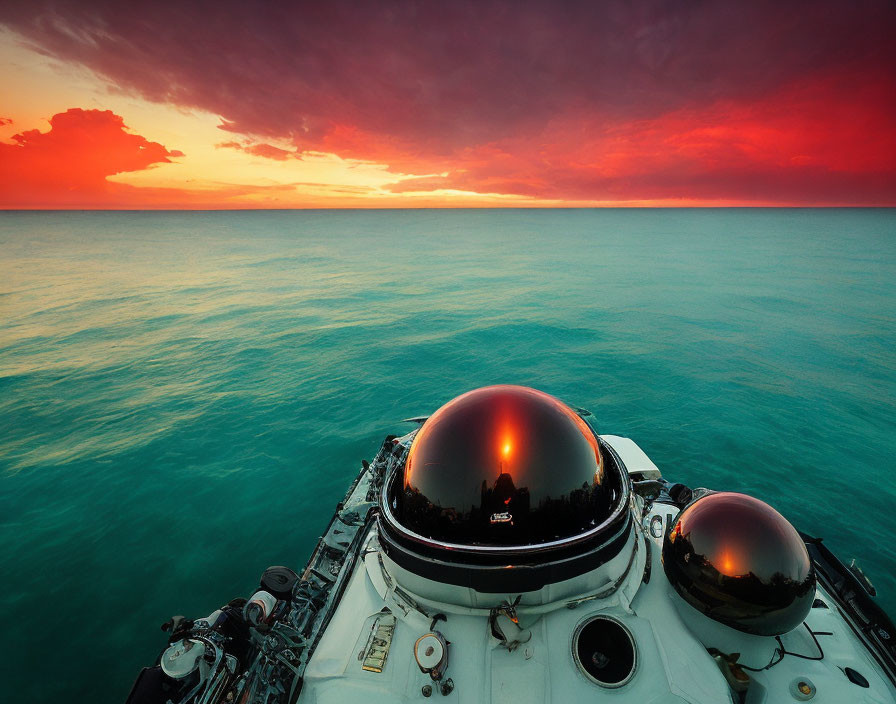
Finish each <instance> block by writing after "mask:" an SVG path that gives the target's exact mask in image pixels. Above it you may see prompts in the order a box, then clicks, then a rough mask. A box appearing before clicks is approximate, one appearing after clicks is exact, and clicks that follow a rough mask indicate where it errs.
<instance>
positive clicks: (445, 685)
mask: <svg viewBox="0 0 896 704" xmlns="http://www.w3.org/2000/svg"><path fill="white" fill-rule="evenodd" d="M453 691H454V680H453V679H451V678H450V677H449V678H448V679H447V680H445V681H444V682H442V696H443V697H447V696H448V695H449V694H451V692H453Z"/></svg>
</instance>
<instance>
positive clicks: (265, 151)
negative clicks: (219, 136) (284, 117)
mask: <svg viewBox="0 0 896 704" xmlns="http://www.w3.org/2000/svg"><path fill="white" fill-rule="evenodd" d="M215 146H216V147H218V148H220V149H236V150H238V151H241V152H246V153H247V154H252V155H253V156H261V157H264V158H265V159H273V160H275V161H286V160H287V159H292V158H296V157H298V156H299V155H298V154H297V153H296V152H291V151H289V150H288V149H281V148H280V147H275V146H274V145H273V144H264V143H260V144H241V143H240V142H221V143H220V144H216V145H215Z"/></svg>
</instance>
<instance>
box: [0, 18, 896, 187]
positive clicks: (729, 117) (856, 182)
mask: <svg viewBox="0 0 896 704" xmlns="http://www.w3.org/2000/svg"><path fill="white" fill-rule="evenodd" d="M0 21H3V22H5V23H7V24H8V25H9V26H10V27H12V28H13V29H14V30H16V31H18V32H20V33H21V34H23V35H24V36H25V37H26V38H27V39H28V40H29V41H31V42H33V43H34V44H35V45H36V46H37V47H38V48H39V49H40V50H41V51H43V52H45V53H48V54H50V55H53V56H56V57H59V58H61V59H63V60H69V61H76V62H79V63H82V64H84V65H86V66H88V67H89V68H91V69H93V70H94V71H96V72H98V73H99V74H101V75H103V76H105V77H107V78H109V79H110V80H112V81H113V82H114V83H116V84H117V85H119V86H122V87H124V88H126V89H129V90H135V91H137V92H139V93H141V94H142V95H143V96H144V97H146V98H148V99H150V100H157V101H164V102H169V103H174V104H177V105H182V106H187V107H198V108H201V109H205V110H209V111H211V112H213V113H216V114H218V115H221V116H222V125H221V127H222V129H224V130H226V131H229V132H232V133H235V134H238V135H243V136H245V139H249V138H250V136H251V139H253V140H255V139H259V140H263V141H262V143H255V144H253V145H251V146H245V144H244V143H243V144H240V146H239V148H242V149H245V150H247V151H250V152H251V153H254V154H256V155H259V156H265V157H268V158H276V159H288V158H290V155H291V154H292V152H290V151H289V150H281V149H279V148H278V147H273V146H271V145H269V144H265V143H264V141H267V140H270V141H275V140H283V139H285V140H290V141H291V142H292V143H293V144H294V145H295V146H296V149H297V151H298V153H301V152H303V151H322V152H333V153H336V154H338V155H340V156H342V157H350V158H357V159H363V160H371V161H376V162H379V163H385V164H388V165H389V166H390V167H391V169H392V170H393V171H395V172H401V173H416V174H427V175H428V176H427V177H426V179H427V180H425V181H419V180H418V181H415V182H410V181H407V182H402V183H401V184H398V185H396V186H395V187H394V188H395V190H396V191H401V190H405V191H406V190H408V189H410V188H417V189H433V188H437V187H449V188H464V189H466V190H476V191H489V192H502V193H517V194H523V195H538V196H542V197H551V198H560V199H582V200H589V199H605V198H633V199H649V198H656V197H669V198H688V199H723V200H724V199H728V200H749V199H757V198H758V199H762V200H765V199H768V198H771V199H772V200H777V201H778V202H795V203H800V202H802V203H816V202H830V203H861V202H864V203H894V202H896V185H894V182H893V181H894V173H896V163H894V162H896V160H894V159H893V157H892V151H891V145H892V141H893V135H894V131H896V104H894V91H893V85H894V83H896V43H894V42H893V41H892V36H893V34H894V32H896V5H894V4H893V3H892V2H890V1H889V0H863V1H861V2H858V3H855V4H847V3H843V2H841V1H840V0H811V1H810V0H803V1H802V2H787V3H781V2H776V1H773V0H753V1H751V2H744V3H731V2H706V3H662V2H659V3H653V2H650V1H649V0H648V1H647V2H638V3H632V2H630V1H629V0H607V1H606V2H600V3H575V2H571V3H560V4H557V5H556V6H552V7H551V8H550V9H548V8H547V6H546V5H545V4H544V3H539V2H526V1H524V0H521V1H509V0H506V1H502V0H489V1H483V2H475V3H464V2H455V3H420V4H413V3H405V2H399V1H397V0H396V1H393V2H390V1H389V0H384V1H383V2H380V3H360V4H359V3H338V2H336V3H325V4H321V3H316V4H312V5H308V6H301V7H297V6H291V5H288V4H287V5H280V6H277V7H276V8H275V7H273V6H271V7H267V8H266V9H262V10H259V9H258V8H256V7H255V6H253V5H248V4H246V3H242V2H237V0H221V1H220V2H219V3H218V4H217V5H216V9H215V12H214V13H213V15H212V16H211V19H210V15H209V13H208V11H207V9H203V8H200V7H194V6H190V5H189V4H184V3H182V2H175V1H174V0H170V1H166V0H160V1H159V2H156V3H153V4H152V6H151V7H150V6H146V7H142V6H137V7H132V6H130V5H127V6H125V5H122V4H120V3H112V2H102V3H83V2H77V1H76V0H34V2H32V3H28V4H22V3H19V4H16V3H7V4H5V5H0ZM807 86H808V87H809V88H811V90H810V91H809V93H807V92H806V87H807ZM244 141H245V140H244ZM446 173H447V176H439V177H435V176H432V174H446Z"/></svg>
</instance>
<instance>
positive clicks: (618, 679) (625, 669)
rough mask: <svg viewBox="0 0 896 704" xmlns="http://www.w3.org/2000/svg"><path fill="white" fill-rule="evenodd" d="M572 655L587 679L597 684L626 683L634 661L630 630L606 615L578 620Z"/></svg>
mask: <svg viewBox="0 0 896 704" xmlns="http://www.w3.org/2000/svg"><path fill="white" fill-rule="evenodd" d="M572 656H573V659H574V660H575V661H576V665H578V666H579V669H581V670H582V672H583V673H584V674H585V675H586V676H587V677H588V679H590V680H591V681H592V682H594V683H595V684H599V685H600V686H601V687H622V686H623V685H625V684H627V683H628V681H629V680H630V679H631V678H632V676H633V675H634V674H635V667H636V666H637V661H638V651H637V648H636V647H635V639H634V638H633V637H632V634H631V632H630V631H629V630H628V629H627V628H626V627H625V626H623V625H622V624H621V623H620V622H619V621H617V620H616V619H614V618H610V617H609V616H594V617H592V618H590V619H588V620H587V621H584V622H583V623H581V624H579V627H578V628H576V632H575V634H574V635H573V638H572Z"/></svg>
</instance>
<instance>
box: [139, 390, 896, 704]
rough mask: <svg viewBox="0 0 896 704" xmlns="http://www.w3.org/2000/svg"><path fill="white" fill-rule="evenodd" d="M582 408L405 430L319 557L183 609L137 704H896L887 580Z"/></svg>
mask: <svg viewBox="0 0 896 704" xmlns="http://www.w3.org/2000/svg"><path fill="white" fill-rule="evenodd" d="M591 420H592V417H591V415H590V414H589V413H588V412H587V411H583V410H580V409H573V408H571V407H569V406H567V405H566V404H564V403H562V402H561V401H559V400H557V399H555V398H553V397H551V396H549V395H547V394H544V393H542V392H539V391H536V390H534V389H529V388H525V387H518V386H492V387H486V388H483V389H477V390H475V391H471V392H469V393H467V394H464V395H463V396H460V397H458V398H456V399H454V400H453V401H451V402H449V403H448V404H446V405H445V406H443V407H442V408H440V409H439V410H438V411H436V412H435V413H434V414H433V415H431V416H429V417H428V418H417V419H413V421H414V422H416V423H417V424H418V425H419V427H418V428H416V429H415V430H414V431H413V432H410V433H408V434H407V435H404V436H401V437H396V436H389V437H387V438H386V440H385V441H384V443H383V445H382V447H381V448H380V450H379V452H378V453H377V455H376V457H375V458H374V459H373V461H372V462H370V463H368V462H363V463H362V465H363V466H362V470H361V472H360V474H359V475H358V477H357V479H356V480H355V482H354V483H353V484H352V486H351V487H350V488H349V491H348V493H347V494H346V497H345V499H344V500H343V501H342V502H341V503H340V504H339V505H338V506H337V510H336V513H335V514H334V516H333V518H332V520H331V521H330V524H329V526H328V527H327V529H326V531H325V532H324V534H323V536H322V537H321V539H320V541H319V542H318V544H317V546H316V548H315V549H314V552H313V553H312V555H311V558H310V559H309V561H308V563H307V565H306V566H305V568H304V570H302V572H301V573H300V574H299V573H296V572H293V571H292V570H290V569H289V568H286V567H271V568H269V569H268V570H266V571H265V572H264V574H263V575H262V577H261V580H260V582H259V584H258V585H257V588H256V589H255V591H254V593H251V594H250V595H249V596H248V598H245V599H235V600H233V601H232V602H230V604H228V605H226V606H224V607H222V608H220V609H218V610H216V611H214V612H213V613H212V614H210V615H209V616H208V617H206V618H202V619H196V620H187V619H184V618H183V617H181V616H176V617H174V618H173V619H172V620H171V621H169V622H168V623H167V624H165V626H163V628H164V629H165V630H166V632H167V634H168V646H167V648H166V649H165V650H164V651H163V652H162V653H161V655H160V657H159V660H158V662H157V663H156V664H154V665H153V666H151V667H147V668H145V669H144V670H143V671H142V672H141V673H140V675H139V677H138V678H137V681H136V682H135V684H134V687H133V689H132V691H131V693H130V696H129V697H128V700H127V704H168V703H170V704H224V703H226V704H231V703H233V704H293V703H294V702H316V703H319V704H326V703H329V702H334V703H335V702H340V703H344V702H364V703H365V704H378V703H380V702H382V703H389V704H391V703H394V702H419V701H423V700H425V699H428V698H436V699H443V700H444V701H445V702H446V704H447V702H463V703H479V702H483V703H492V704H498V703H501V702H507V703H511V702H512V703H513V704H525V703H526V702H555V703H560V702H568V701H605V700H606V701H617V702H637V703H638V704H648V703H651V702H655V703H657V704H661V703H662V704H665V703H670V704H671V703H682V702H689V703H690V704H725V703H726V702H731V703H733V704H788V703H790V702H808V701H811V702H814V703H817V704H822V703H829V704H846V703H849V704H872V703H873V704H894V703H896V629H894V627H893V624H892V622H891V621H890V619H889V618H888V617H887V615H886V614H885V613H884V612H883V611H882V610H881V609H880V607H878V606H877V605H876V603H875V602H874V599H873V596H874V590H873V587H872V586H871V584H870V582H869V581H868V580H867V579H866V578H865V577H864V575H863V574H862V573H861V571H860V570H858V568H856V567H855V566H852V567H846V566H845V565H844V564H843V563H841V562H840V561H839V560H838V559H837V558H836V557H835V556H834V555H833V554H831V552H830V551H829V550H828V549H827V547H826V546H825V545H824V544H823V543H822V541H821V540H820V539H816V538H812V537H810V536H808V535H805V534H802V533H799V532H798V531H797V530H796V529H795V528H794V527H793V526H792V525H791V524H790V523H789V522H788V521H787V520H786V519H785V518H784V517H783V516H782V515H781V514H780V513H778V512H777V511H776V510H775V509H773V508H772V507H771V506H769V505H768V504H766V503H764V502H762V501H760V500H758V499H756V498H753V497H750V496H746V495H744V494H737V493H731V492H717V491H710V490H707V489H691V488H689V487H686V486H684V485H682V484H671V483H670V482H668V481H667V480H666V479H665V478H663V477H662V475H661V473H660V471H659V470H658V469H657V467H656V466H655V465H654V464H653V463H652V462H651V461H650V459H649V458H648V457H647V456H646V455H645V454H644V452H643V451H642V450H641V449H640V448H639V447H638V446H637V445H636V444H635V443H634V442H632V441H631V440H629V439H627V438H623V437H618V436H613V435H598V433H597V432H596V430H595V429H594V428H593V426H592V424H591Z"/></svg>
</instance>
